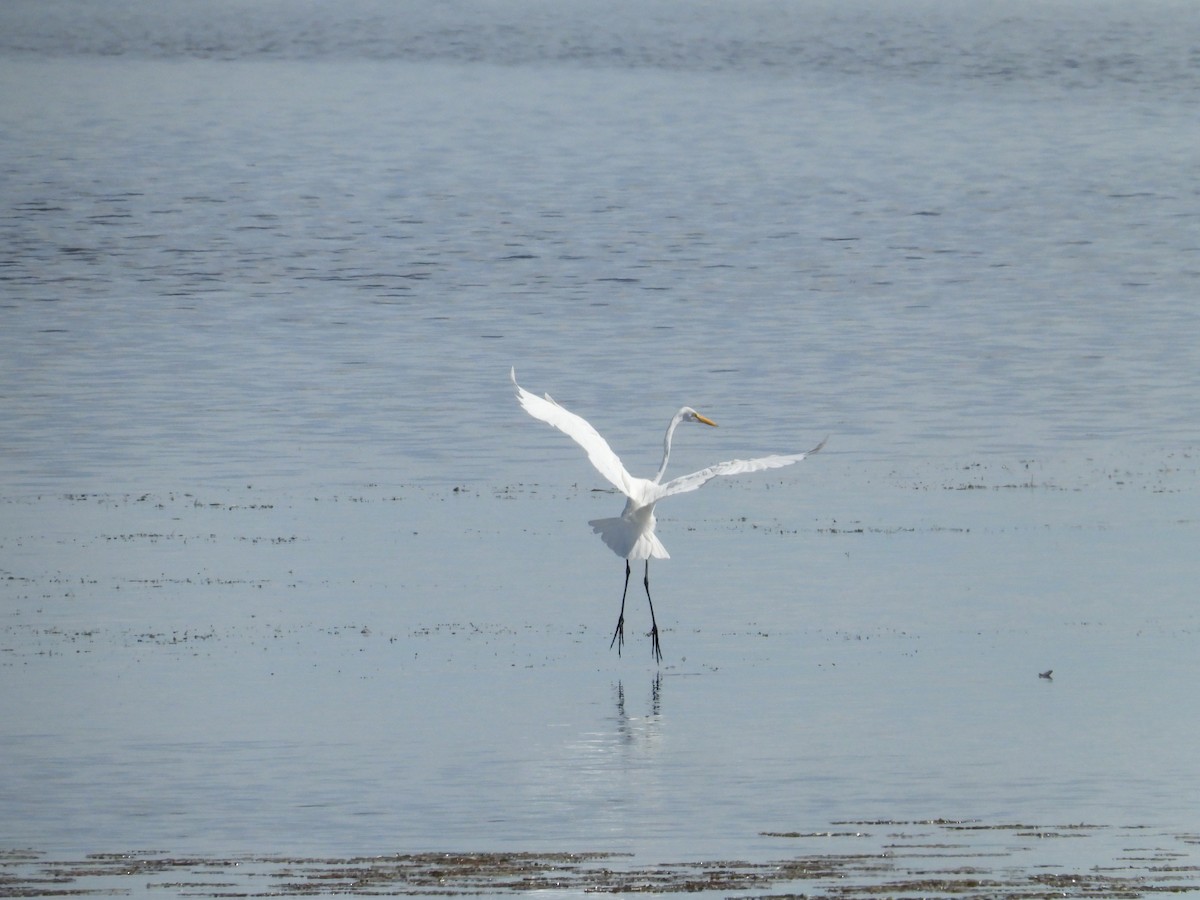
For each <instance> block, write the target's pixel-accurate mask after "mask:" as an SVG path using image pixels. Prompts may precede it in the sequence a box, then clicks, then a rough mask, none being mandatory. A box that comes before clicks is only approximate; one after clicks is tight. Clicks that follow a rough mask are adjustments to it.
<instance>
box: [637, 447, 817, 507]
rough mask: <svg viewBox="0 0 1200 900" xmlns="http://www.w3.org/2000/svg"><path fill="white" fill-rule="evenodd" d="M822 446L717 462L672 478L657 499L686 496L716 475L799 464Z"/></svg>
mask: <svg viewBox="0 0 1200 900" xmlns="http://www.w3.org/2000/svg"><path fill="white" fill-rule="evenodd" d="M824 446H825V441H821V443H819V444H817V446H815V447H813V448H812V449H811V450H806V451H805V452H803V453H792V454H788V455H786V456H762V457H759V458H758V459H731V460H728V461H726V462H719V463H717V464H716V465H715V466H709V467H708V468H707V469H701V470H700V471H699V472H693V473H692V474H691V475H680V476H679V477H678V478H672V479H671V480H670V481H668V482H667V483H666V484H664V485H663V486H662V493H661V494H660V495H659V499H662V498H663V497H670V496H671V495H672V494H686V493H687V492H688V491H694V490H696V489H697V488H699V487H700V486H701V485H704V484H706V483H707V482H709V481H711V480H712V479H714V478H716V477H717V476H718V475H743V474H745V473H746V472H761V471H762V470H763V469H778V468H781V467H783V466H790V465H791V464H792V463H798V462H800V460H802V459H804V457H806V456H812V454H814V453H816V452H817V451H818V450H820V449H821V448H822V447H824Z"/></svg>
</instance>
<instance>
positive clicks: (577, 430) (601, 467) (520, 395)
mask: <svg viewBox="0 0 1200 900" xmlns="http://www.w3.org/2000/svg"><path fill="white" fill-rule="evenodd" d="M509 377H511V378H512V383H513V386H514V387H516V389H517V399H518V400H519V401H521V406H522V408H523V409H524V410H525V412H527V413H529V414H530V415H531V416H533V417H534V418H535V419H541V420H542V421H543V422H545V423H546V424H547V425H553V426H554V427H555V428H557V429H558V430H559V431H561V432H562V433H563V434H565V435H567V436H568V437H570V438H571V439H572V440H573V441H575V443H577V444H578V445H579V446H580V447H582V448H583V449H584V450H586V451H587V455H588V459H590V460H591V461H592V465H593V466H595V467H596V469H597V471H599V472H600V474H601V475H603V476H604V477H605V478H607V479H608V480H609V481H610V482H611V483H612V485H613V487H615V488H616V489H617V490H619V491H620V492H621V493H623V494H624V495H625V496H627V497H628V496H629V495H630V491H632V490H633V476H632V475H630V474H629V472H628V471H626V469H625V466H623V465H622V464H621V459H620V457H618V456H617V454H616V453H614V452H613V449H612V447H610V446H608V441H606V440H605V439H604V438H602V437H601V436H600V432H598V431H597V430H596V429H595V428H593V427H592V426H591V423H589V422H588V421H587V419H584V418H582V417H581V416H577V415H575V413H573V412H571V411H570V410H569V409H564V408H563V407H561V406H559V405H558V404H557V403H555V402H554V400H553V399H551V397H550V395H549V394H547V395H546V398H545V399H542V398H541V397H538V396H535V395H534V394H531V393H529V391H527V390H525V388H523V387H521V386H520V385H519V384H517V369H516V367H515V366H514V367H513V368H512V371H511V372H509Z"/></svg>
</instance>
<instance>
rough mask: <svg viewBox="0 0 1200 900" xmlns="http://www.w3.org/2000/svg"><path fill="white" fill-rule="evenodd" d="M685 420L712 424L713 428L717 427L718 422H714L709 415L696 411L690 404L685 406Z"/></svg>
mask: <svg viewBox="0 0 1200 900" xmlns="http://www.w3.org/2000/svg"><path fill="white" fill-rule="evenodd" d="M683 421H685V422H699V423H700V424H701V425H711V426H712V427H713V428H716V427H717V423H716V422H714V421H713V420H712V419H710V418H708V416H702V415H700V413H698V412H696V411H695V410H694V409H692V408H691V407H690V406H685V407H684V408H683Z"/></svg>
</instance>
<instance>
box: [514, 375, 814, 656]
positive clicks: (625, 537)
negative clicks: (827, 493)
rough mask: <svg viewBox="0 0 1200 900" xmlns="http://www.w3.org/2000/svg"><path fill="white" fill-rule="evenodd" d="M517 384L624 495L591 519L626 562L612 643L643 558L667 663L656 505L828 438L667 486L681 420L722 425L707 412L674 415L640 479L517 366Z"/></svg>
mask: <svg viewBox="0 0 1200 900" xmlns="http://www.w3.org/2000/svg"><path fill="white" fill-rule="evenodd" d="M509 377H510V378H512V383H513V386H514V387H516V389H517V399H518V400H519V401H520V403H521V406H522V408H523V409H524V410H525V412H527V413H529V414H530V415H531V416H533V417H534V418H535V419H541V420H542V421H543V422H545V423H547V424H548V425H553V426H554V427H555V428H557V429H558V430H559V431H561V432H563V433H564V434H566V435H567V436H568V437H570V438H572V439H573V440H574V441H575V443H577V444H579V446H580V447H582V448H583V449H584V450H586V451H587V455H588V459H590V460H591V461H592V465H593V466H595V467H596V469H597V470H598V471H599V472H600V474H601V475H603V476H604V477H605V478H607V479H608V480H609V482H611V483H612V485H613V486H614V487H615V488H616V489H617V490H618V491H620V492H621V493H622V494H624V495H625V497H626V498H627V499H626V501H625V509H624V511H623V512H622V513H621V515H619V516H616V517H614V518H611V519H592V520H591V521H590V522H588V524H589V525H591V526H592V531H594V532H595V533H596V534H598V535H600V537H601V539H602V540H603V541H604V543H606V544H607V545H608V546H609V548H610V549H611V550H612V551H613V552H614V553H615V554H617V556H620V557H623V558H624V560H625V589H624V590H623V591H622V592H621V614H620V616H619V617H618V618H617V628H616V630H615V631H614V632H613V637H612V641H610V642H609V645H608V646H609V648H610V649H611V648H612V645H613V644H616V645H617V655H618V656H619V655H620V654H621V646H622V644H624V642H625V595H626V594H628V593H629V561H630V560H631V559H644V560H645V561H646V572H645V577H644V578H643V579H642V583H643V584H644V585H645V586H646V601H647V602H648V603H649V604H650V639H651V650H652V652H653V653H654V659H655V661H656V662H662V647H661V646H660V645H659V641H658V623H657V622H656V621H655V619H654V601H653V600H651V599H650V560H651V559H669V558H670V556H671V555H670V554H669V553H667V548H666V547H664V546H663V545H662V541H660V540H659V539H658V536H657V535H656V534H655V533H654V525H655V520H654V504H656V503H658V501H659V500H662V499H664V498H666V497H670V496H672V495H674V494H685V493H687V492H688V491H694V490H696V489H697V488H699V487H700V486H701V485H703V484H705V483H707V482H708V481H710V480H712V479H713V478H716V477H717V476H718V475H741V474H743V473H745V472H760V471H762V470H763V469H778V468H779V467H781V466H790V465H791V464H792V463H798V462H800V460H802V459H804V457H806V456H809V455H810V454H813V453H816V452H817V451H818V450H820V449H821V448H822V447H824V446H825V441H821V443H819V444H817V446H815V447H813V448H812V449H811V450H807V451H805V452H804V453H792V454H788V455H783V456H762V457H759V458H758V459H731V460H728V461H727V462H720V463H717V464H716V465H715V466H709V467H708V468H707V469H701V470H700V471H699V472H693V473H692V474H690V475H681V476H680V477H678V478H672V479H671V480H670V481H668V482H667V483H666V484H662V483H661V482H662V477H663V473H665V472H666V471H667V460H669V459H670V457H671V438H672V437H673V436H674V434H675V429H676V428H678V427H679V425H680V423H682V422H699V423H700V424H702V425H711V426H712V427H714V428H715V427H716V425H717V423H716V422H714V421H713V420H712V419H709V418H707V417H706V416H702V415H700V413H698V412H696V411H695V410H694V409H692V408H691V407H690V406H685V407H683V408H682V409H680V410H679V412H677V413H675V415H674V416H672V417H671V424H669V425H668V426H667V434H666V437H664V438H663V458H662V465H660V466H659V467H658V472H657V474H655V476H654V477H653V478H637V477H635V476H633V475H630V474H629V472H628V471H627V470H626V468H625V466H624V465H622V463H621V460H620V458H619V457H618V456H617V454H616V453H614V452H613V450H612V447H610V446H609V445H608V441H606V440H604V438H602V437H601V436H600V433H599V432H598V431H596V429H595V428H593V427H592V426H591V424H590V423H589V422H588V421H587V420H586V419H583V418H582V417H580V416H577V415H575V413H573V412H571V411H570V410H567V409H564V408H563V407H561V406H559V405H558V404H557V403H556V402H555V401H554V398H553V397H551V396H550V395H549V394H547V395H546V397H545V399H542V398H541V397H538V396H535V395H534V394H531V393H529V391H527V390H525V389H524V388H523V387H521V385H519V384H517V370H516V367H515V366H514V367H513V368H512V370H511V371H510V372H509Z"/></svg>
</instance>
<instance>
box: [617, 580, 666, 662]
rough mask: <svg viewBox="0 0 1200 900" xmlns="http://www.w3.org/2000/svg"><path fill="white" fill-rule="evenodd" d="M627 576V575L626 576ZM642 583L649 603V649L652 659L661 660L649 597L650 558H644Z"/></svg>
mask: <svg viewBox="0 0 1200 900" xmlns="http://www.w3.org/2000/svg"><path fill="white" fill-rule="evenodd" d="M625 565H626V566H628V565H629V561H628V560H626V561H625ZM626 577H627V578H628V576H626ZM642 584H644V585H645V586H646V602H647V603H649V604H650V643H651V649H652V650H653V652H654V661H655V662H657V663H661V662H662V647H660V646H659V643H658V623H657V622H656V621H654V601H653V600H651V599H650V560H646V577H645V578H644V579H642Z"/></svg>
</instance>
